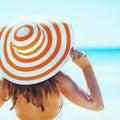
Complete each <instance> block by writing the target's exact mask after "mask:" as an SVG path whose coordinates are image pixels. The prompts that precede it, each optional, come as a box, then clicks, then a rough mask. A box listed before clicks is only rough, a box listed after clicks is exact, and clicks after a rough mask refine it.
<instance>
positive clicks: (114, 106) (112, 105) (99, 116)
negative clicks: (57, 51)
mask: <svg viewBox="0 0 120 120" xmlns="http://www.w3.org/2000/svg"><path fill="white" fill-rule="evenodd" d="M83 50H84V51H85V52H86V53H87V55H88V56H89V58H90V61H91V63H92V65H93V69H94V72H95V74H96V77H97V80H98V83H99V85H100V89H101V92H102V96H103V101H104V107H105V108H104V110H102V111H90V110H87V109H84V108H81V107H78V106H76V105H74V104H73V103H71V102H69V101H68V100H67V99H66V98H65V105H64V110H63V119H62V120H120V115H119V111H120V108H119V107H120V93H119V92H120V74H119V73H120V72H119V71H120V64H119V61H120V49H106V50H103V49H101V50H98V49H97V50H96V49H94V50H87V49H83ZM62 70H63V71H64V72H66V73H67V74H69V75H70V76H71V77H72V78H73V79H74V81H75V82H76V83H77V84H78V85H80V86H81V87H83V88H85V89H86V84H85V81H84V77H83V74H82V71H81V70H80V69H79V68H78V67H77V66H75V65H74V64H72V61H71V60H69V61H68V62H67V63H66V64H65V66H64V67H63V68H62ZM10 107H11V101H8V102H6V103H5V104H4V106H3V107H2V108H0V119H1V120H8V119H9V120H18V119H17V117H16V113H15V111H14V110H12V111H10V110H9V109H10Z"/></svg>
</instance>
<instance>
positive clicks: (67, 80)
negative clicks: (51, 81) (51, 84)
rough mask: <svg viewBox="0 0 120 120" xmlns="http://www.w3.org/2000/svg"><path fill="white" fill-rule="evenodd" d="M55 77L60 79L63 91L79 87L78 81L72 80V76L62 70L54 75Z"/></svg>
mask: <svg viewBox="0 0 120 120" xmlns="http://www.w3.org/2000/svg"><path fill="white" fill-rule="evenodd" d="M54 78H55V80H57V81H58V83H59V87H60V89H61V92H63V91H69V90H70V89H71V88H73V87H77V85H76V83H75V82H74V81H73V80H72V78H71V77H70V76H69V75H67V74H65V73H63V72H61V71H60V72H58V73H57V74H56V75H55V76H54Z"/></svg>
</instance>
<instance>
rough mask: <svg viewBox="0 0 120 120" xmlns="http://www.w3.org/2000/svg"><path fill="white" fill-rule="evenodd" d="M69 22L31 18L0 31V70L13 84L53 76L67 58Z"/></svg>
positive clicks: (32, 81)
mask: <svg viewBox="0 0 120 120" xmlns="http://www.w3.org/2000/svg"><path fill="white" fill-rule="evenodd" d="M72 34H73V33H72V28H71V25H70V24H69V23H68V22H66V21H63V20H62V19H59V18H55V19H53V18H52V19H51V18H50V19H48V18H47V19H44V20H43V19H40V18H37V19H32V20H29V21H19V22H15V23H13V24H9V25H7V26H5V27H3V29H2V30H1V32H0V38H1V40H0V48H1V53H0V67H1V68H0V72H1V73H2V75H3V77H5V78H7V79H8V80H10V81H11V82H14V83H16V84H23V85H26V84H35V83H39V82H42V81H44V80H47V79H48V78H50V77H52V76H53V75H55V74H56V73H57V72H58V71H59V70H60V68H61V66H62V65H63V64H64V63H65V62H66V60H67V58H68V57H69V51H70V48H71V46H72Z"/></svg>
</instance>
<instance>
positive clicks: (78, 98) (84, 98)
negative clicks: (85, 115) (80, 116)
mask: <svg viewBox="0 0 120 120" xmlns="http://www.w3.org/2000/svg"><path fill="white" fill-rule="evenodd" d="M71 58H72V60H73V62H74V63H75V64H76V65H78V66H79V67H80V68H81V69H82V71H83V74H84V76H85V80H86V83H87V87H88V89H89V92H88V93H87V92H85V91H84V90H83V89H82V88H80V87H78V86H77V85H76V84H75V83H74V81H73V80H72V79H71V78H70V77H69V76H67V75H65V74H63V73H62V72H59V73H58V74H57V75H56V79H57V80H58V81H59V83H60V84H59V85H60V86H59V87H60V90H61V92H62V93H63V95H64V96H65V97H66V98H68V99H69V100H70V101H71V102H73V103H74V104H76V105H78V106H80V107H84V108H87V109H91V110H101V109H103V106H104V105H103V100H102V97H101V92H100V89H99V86H98V83H97V80H96V78H95V75H94V72H93V69H92V66H91V64H90V62H89V60H88V58H87V56H86V55H85V54H83V53H81V52H79V51H76V50H73V49H72V50H71ZM73 72H74V71H73Z"/></svg>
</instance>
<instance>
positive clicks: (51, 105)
mask: <svg viewBox="0 0 120 120" xmlns="http://www.w3.org/2000/svg"><path fill="white" fill-rule="evenodd" d="M1 91H2V92H1V97H2V99H3V100H5V101H6V100H8V99H11V100H12V103H13V106H12V107H11V110H12V109H13V108H15V111H16V114H17V116H18V118H19V119H20V120H53V119H54V118H55V117H56V116H57V115H58V113H59V112H60V110H61V107H62V104H63V97H62V94H61V93H60V90H59V87H58V82H56V80H55V79H54V78H51V79H49V80H47V81H44V82H43V83H40V84H35V85H28V86H25V85H17V84H14V83H11V82H9V81H7V80H6V79H3V80H2V83H1Z"/></svg>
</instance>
